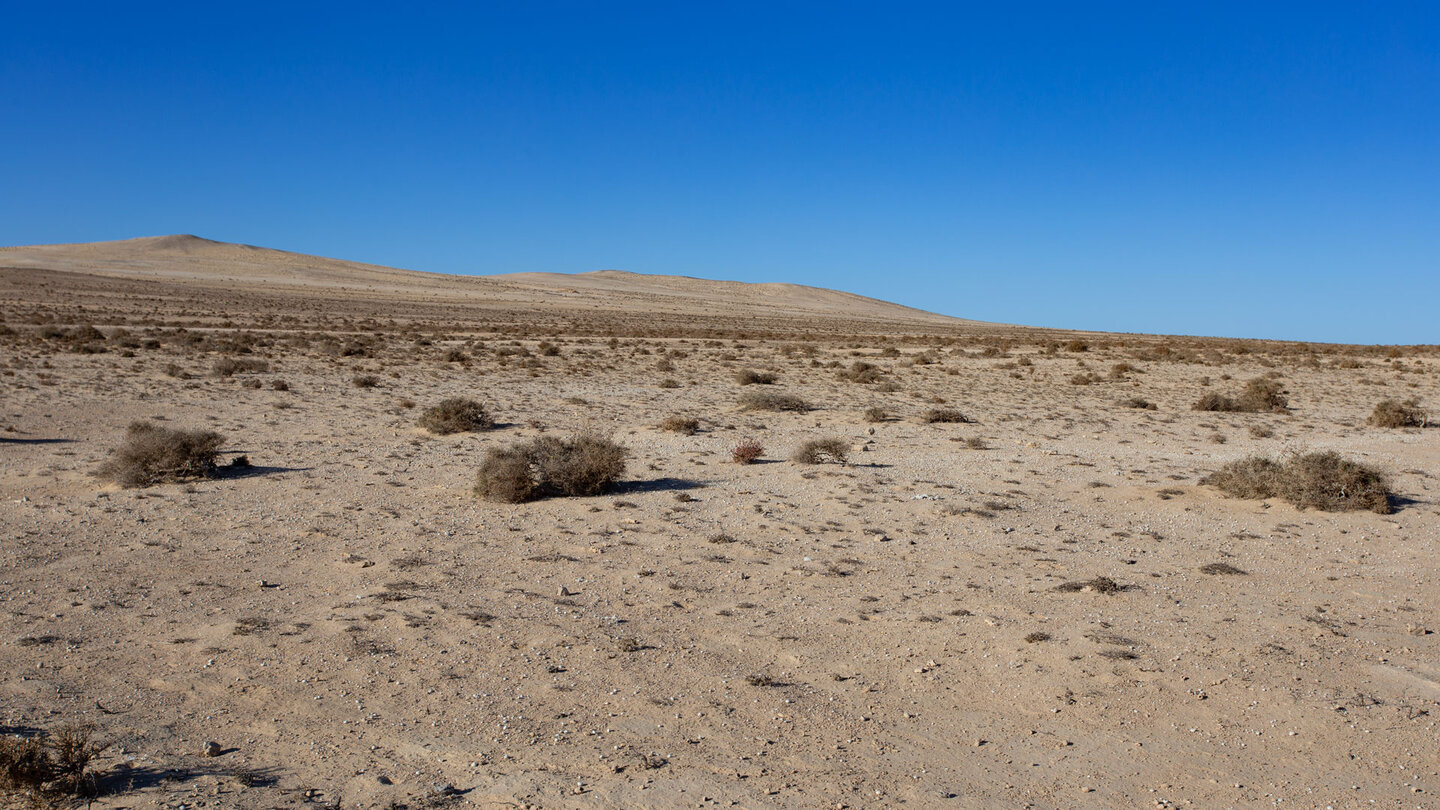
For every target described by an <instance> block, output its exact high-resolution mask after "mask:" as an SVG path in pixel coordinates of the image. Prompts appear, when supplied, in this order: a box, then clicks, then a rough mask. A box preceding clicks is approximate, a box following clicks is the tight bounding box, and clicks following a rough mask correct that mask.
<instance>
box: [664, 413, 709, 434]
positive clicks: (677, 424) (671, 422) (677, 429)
mask: <svg viewBox="0 0 1440 810" xmlns="http://www.w3.org/2000/svg"><path fill="white" fill-rule="evenodd" d="M660 429H661V430H668V431H670V432H672V433H683V434H685V435H686V436H689V435H692V434H694V433H695V432H696V431H698V430H699V429H700V420H699V419H696V418H695V417H693V416H669V417H666V418H665V421H663V422H661V423H660Z"/></svg>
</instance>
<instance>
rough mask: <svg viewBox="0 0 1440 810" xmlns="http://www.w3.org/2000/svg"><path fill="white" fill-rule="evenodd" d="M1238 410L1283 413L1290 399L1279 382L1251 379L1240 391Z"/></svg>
mask: <svg viewBox="0 0 1440 810" xmlns="http://www.w3.org/2000/svg"><path fill="white" fill-rule="evenodd" d="M1239 405H1240V410H1242V411H1249V412H1252V413H1264V412H1269V413H1285V412H1286V411H1288V410H1289V409H1290V400H1288V399H1286V398H1285V391H1284V389H1283V388H1282V387H1281V385H1280V383H1278V382H1275V381H1274V380H1267V379H1264V378H1261V379H1257V380H1251V381H1250V382H1248V383H1246V384H1245V390H1244V391H1242V392H1240V399H1239Z"/></svg>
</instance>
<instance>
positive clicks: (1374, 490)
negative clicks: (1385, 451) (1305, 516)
mask: <svg viewBox="0 0 1440 810" xmlns="http://www.w3.org/2000/svg"><path fill="white" fill-rule="evenodd" d="M1280 496H1281V497H1282V498H1285V499H1286V500H1288V501H1290V502H1291V503H1293V504H1295V505H1296V506H1298V507H1300V508H1302V509H1306V508H1310V509H1320V510H1322V511H1325V512H1343V511H1348V510H1352V509H1366V510H1369V511H1371V512H1378V513H1380V514H1382V515H1388V514H1390V513H1391V512H1392V511H1394V508H1393V506H1392V505H1391V500H1392V493H1391V492H1390V484H1389V482H1388V481H1387V480H1386V478H1385V475H1384V474H1383V473H1381V472H1380V471H1379V470H1377V469H1375V468H1373V467H1370V466H1367V465H1365V464H1361V463H1359V462H1357V461H1350V460H1349V459H1346V458H1341V457H1340V454H1339V453H1336V452H1334V451H1333V450H1332V451H1328V452H1323V453H1305V454H1303V455H1298V456H1293V457H1291V458H1289V459H1287V460H1286V462H1285V476H1284V478H1282V479H1281V486H1280Z"/></svg>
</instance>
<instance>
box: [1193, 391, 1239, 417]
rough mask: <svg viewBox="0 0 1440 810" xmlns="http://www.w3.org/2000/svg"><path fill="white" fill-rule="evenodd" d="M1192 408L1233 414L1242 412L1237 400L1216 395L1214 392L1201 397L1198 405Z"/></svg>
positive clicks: (1197, 402)
mask: <svg viewBox="0 0 1440 810" xmlns="http://www.w3.org/2000/svg"><path fill="white" fill-rule="evenodd" d="M1191 407H1192V409H1193V410H1197V411H1225V412H1231V411H1238V410H1240V404H1239V403H1237V402H1236V401H1235V400H1233V399H1231V398H1230V397H1227V396H1225V395H1224V394H1216V393H1213V392H1212V393H1209V394H1206V395H1205V396H1202V397H1200V399H1199V400H1197V401H1196V403H1195V404H1194V405H1193V406H1191Z"/></svg>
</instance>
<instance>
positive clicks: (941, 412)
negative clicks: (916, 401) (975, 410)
mask: <svg viewBox="0 0 1440 810" xmlns="http://www.w3.org/2000/svg"><path fill="white" fill-rule="evenodd" d="M920 421H922V422H925V423H926V424H931V425H933V424H967V423H969V422H970V417H968V416H966V415H965V414H963V413H961V412H959V411H957V410H955V409H954V408H931V409H930V410H928V411H926V412H925V413H924V414H922V415H921V416H920Z"/></svg>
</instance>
